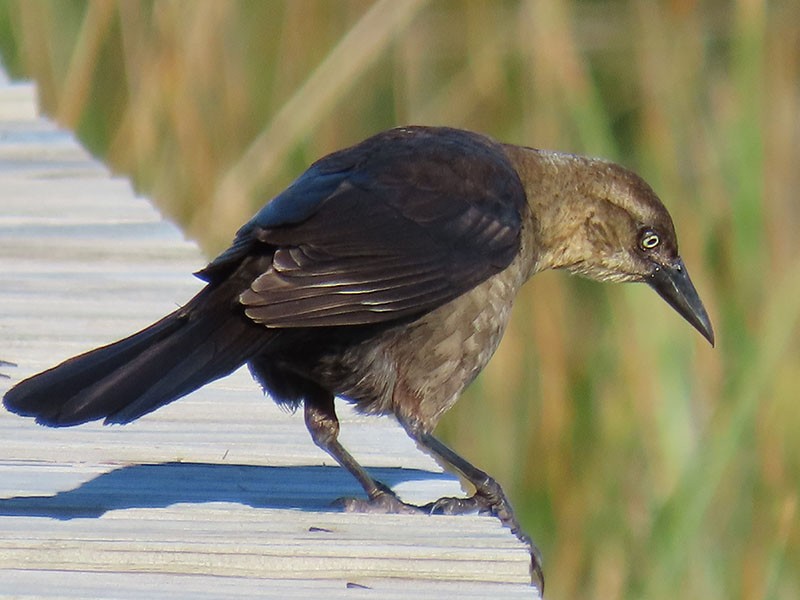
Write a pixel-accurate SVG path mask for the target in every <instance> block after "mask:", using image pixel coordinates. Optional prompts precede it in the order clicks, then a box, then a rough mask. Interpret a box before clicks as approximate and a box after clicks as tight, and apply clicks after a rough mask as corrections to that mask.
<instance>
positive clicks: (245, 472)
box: [0, 462, 452, 520]
mask: <svg viewBox="0 0 800 600" xmlns="http://www.w3.org/2000/svg"><path fill="white" fill-rule="evenodd" d="M370 473H371V474H372V475H373V476H374V477H376V478H377V479H378V480H380V481H382V482H383V483H385V484H386V485H388V486H389V487H393V486H395V485H397V484H399V483H402V482H405V481H415V480H431V479H434V480H450V479H452V476H451V475H448V474H446V473H434V472H430V471H423V470H419V469H401V468H375V469H370ZM342 496H363V491H362V490H361V488H360V487H359V486H358V484H357V483H355V481H354V480H353V479H352V478H351V476H350V475H349V474H348V473H347V472H346V471H344V469H341V468H339V467H327V466H290V467H266V466H252V465H220V464H211V463H184V462H168V463H161V464H152V465H131V466H125V467H121V468H119V469H115V470H114V471H111V472H109V473H103V474H102V475H99V476H98V477H95V478H94V479H92V480H90V481H87V482H86V483H83V484H82V485H80V486H78V487H77V488H75V489H73V490H68V491H63V492H58V493H57V494H55V495H53V496H18V497H14V498H6V499H0V516H27V517H49V518H54V519H63V520H66V519H76V518H92V517H100V516H102V515H103V514H104V513H106V512H108V511H110V510H119V509H127V508H164V507H167V506H170V505H172V504H178V503H191V504H202V503H206V502H233V503H238V504H242V505H246V506H251V507H253V508H295V509H300V510H309V511H320V510H336V508H335V507H334V506H333V502H334V501H335V500H336V499H337V498H339V497H342Z"/></svg>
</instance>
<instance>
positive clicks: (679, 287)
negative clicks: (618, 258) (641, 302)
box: [647, 258, 714, 346]
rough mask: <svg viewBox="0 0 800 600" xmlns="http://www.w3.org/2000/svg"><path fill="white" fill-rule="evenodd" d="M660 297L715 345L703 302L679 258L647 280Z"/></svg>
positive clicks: (662, 267) (659, 268) (661, 266)
mask: <svg viewBox="0 0 800 600" xmlns="http://www.w3.org/2000/svg"><path fill="white" fill-rule="evenodd" d="M647 283H649V284H650V287H652V288H653V289H654V290H655V291H657V292H658V295H659V296H661V297H662V298H663V299H664V300H666V301H667V303H668V304H669V305H670V306H671V307H672V308H674V309H675V310H676V311H678V314H680V315H681V316H682V317H683V318H684V319H686V320H687V321H689V323H691V324H692V326H693V327H694V328H695V329H697V331H699V332H700V333H702V334H703V337H704V338H706V339H707V340H708V341H709V343H710V344H711V345H712V346H713V345H714V330H713V329H712V327H711V320H710V319H709V318H708V313H707V312H706V309H705V307H704V306H703V302H702V301H701V300H700V296H698V295H697V290H696V289H694V284H692V280H691V279H689V273H688V271H686V267H685V266H684V265H683V261H682V260H681V259H680V258H678V259H677V260H676V261H675V262H674V263H673V264H672V265H657V266H656V270H655V271H654V272H653V274H652V275H650V278H649V279H647Z"/></svg>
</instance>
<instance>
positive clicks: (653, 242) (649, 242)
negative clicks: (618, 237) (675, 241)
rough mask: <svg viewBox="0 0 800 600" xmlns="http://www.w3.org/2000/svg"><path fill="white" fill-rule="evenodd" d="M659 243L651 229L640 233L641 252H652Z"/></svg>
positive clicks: (658, 238)
mask: <svg viewBox="0 0 800 600" xmlns="http://www.w3.org/2000/svg"><path fill="white" fill-rule="evenodd" d="M660 243H661V238H660V237H659V236H658V234H657V233H656V232H655V231H653V230H652V229H647V230H645V231H644V232H643V233H642V238H641V241H640V242H639V244H640V245H641V246H642V250H652V249H653V248H655V247H656V246H658V245H659V244H660Z"/></svg>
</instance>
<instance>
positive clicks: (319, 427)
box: [304, 391, 420, 513]
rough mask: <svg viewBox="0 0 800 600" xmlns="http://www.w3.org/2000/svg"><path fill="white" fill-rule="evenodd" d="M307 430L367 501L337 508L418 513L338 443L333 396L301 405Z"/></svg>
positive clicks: (351, 500) (317, 396) (320, 395)
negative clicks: (362, 489) (348, 476)
mask: <svg viewBox="0 0 800 600" xmlns="http://www.w3.org/2000/svg"><path fill="white" fill-rule="evenodd" d="M304 411H305V420H306V427H307V428H308V431H309V433H310V434H311V439H312V440H314V443H315V444H316V445H317V446H319V447H320V448H322V449H323V450H325V452H327V453H328V454H329V455H330V456H331V457H332V458H333V459H334V460H335V461H336V462H337V463H339V465H340V466H341V467H343V468H344V469H346V470H347V471H349V472H350V473H351V474H352V475H353V477H355V478H356V479H357V480H358V483H360V484H361V487H363V488H364V491H365V492H366V493H367V496H368V497H369V500H363V499H360V498H340V499H339V500H337V504H339V505H341V506H342V507H343V508H344V509H345V510H346V511H348V512H382V513H418V512H420V511H419V509H418V508H416V507H413V506H410V505H408V504H405V503H403V502H402V501H401V500H400V499H399V498H398V497H397V496H396V495H395V494H394V492H392V490H391V489H389V488H388V487H387V486H385V485H384V484H382V483H381V482H379V481H376V480H375V479H373V478H372V477H371V476H370V474H369V473H367V471H366V469H364V467H362V466H361V465H360V464H359V463H358V461H356V459H355V458H353V455H352V454H350V453H349V452H348V451H347V450H346V449H345V447H344V446H342V444H341V443H339V419H338V418H337V417H336V410H335V408H334V403H333V396H332V395H331V394H329V393H327V392H323V391H320V392H318V393H316V394H314V395H312V396H309V397H307V398H306V400H305V403H304Z"/></svg>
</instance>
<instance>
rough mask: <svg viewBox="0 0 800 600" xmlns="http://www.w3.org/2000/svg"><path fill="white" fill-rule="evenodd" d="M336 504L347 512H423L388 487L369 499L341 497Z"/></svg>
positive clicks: (395, 513) (396, 513)
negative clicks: (401, 498)
mask: <svg viewBox="0 0 800 600" xmlns="http://www.w3.org/2000/svg"><path fill="white" fill-rule="evenodd" d="M334 505H335V506H339V507H341V508H343V509H344V511H345V512H354V513H373V514H394V515H414V514H421V513H422V512H423V511H422V510H420V508H419V507H418V506H414V505H413V504H406V503H405V502H403V501H402V500H400V498H398V497H397V496H396V495H395V494H394V492H392V491H391V490H388V489H386V490H383V489H382V490H380V491H379V492H378V493H376V494H375V495H374V496H372V497H371V498H369V499H367V500H365V499H363V498H339V499H338V500H336V502H334Z"/></svg>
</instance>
